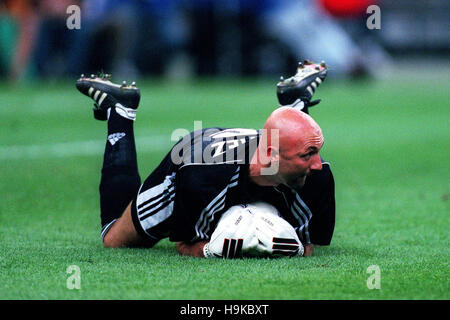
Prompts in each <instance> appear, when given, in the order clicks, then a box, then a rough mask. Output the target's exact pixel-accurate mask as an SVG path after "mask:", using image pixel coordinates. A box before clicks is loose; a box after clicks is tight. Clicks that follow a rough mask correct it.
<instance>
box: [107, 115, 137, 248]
mask: <svg viewBox="0 0 450 320" xmlns="http://www.w3.org/2000/svg"><path fill="white" fill-rule="evenodd" d="M140 185H141V179H140V177H139V173H138V166H137V157H136V145H135V141H134V132H133V121H132V120H129V119H126V118H123V117H122V116H120V115H119V114H117V112H116V111H115V108H111V110H110V116H109V119H108V139H107V141H106V147H105V154H104V159H103V168H102V176H101V180H100V187H99V189H100V212H101V223H102V239H103V241H104V244H105V246H106V247H122V246H130V245H132V244H133V243H134V242H136V241H130V237H131V239H134V240H138V234H137V232H136V230H135V229H134V226H133V223H132V221H131V215H130V216H129V218H130V219H129V222H130V223H126V222H127V219H126V214H125V215H122V213H124V211H125V213H127V211H126V210H125V209H126V208H127V207H129V205H130V203H131V200H132V199H133V197H135V196H136V194H137V192H138V190H139V186H140ZM128 209H129V208H128ZM128 211H129V210H128ZM113 230H114V232H113V233H111V232H112V231H113ZM113 235H114V236H113ZM119 235H121V236H123V238H122V237H121V236H119ZM135 238H136V239H135Z"/></svg>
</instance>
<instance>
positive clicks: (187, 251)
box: [177, 241, 207, 257]
mask: <svg viewBox="0 0 450 320" xmlns="http://www.w3.org/2000/svg"><path fill="white" fill-rule="evenodd" d="M206 243H207V241H199V242H193V243H188V242H177V251H178V253H179V254H181V255H182V256H191V257H203V247H204V246H205V244H206Z"/></svg>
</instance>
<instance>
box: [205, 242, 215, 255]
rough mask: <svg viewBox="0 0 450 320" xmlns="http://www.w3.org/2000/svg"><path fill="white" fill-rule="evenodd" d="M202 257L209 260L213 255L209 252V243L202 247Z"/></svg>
mask: <svg viewBox="0 0 450 320" xmlns="http://www.w3.org/2000/svg"><path fill="white" fill-rule="evenodd" d="M203 256H204V257H205V258H211V257H213V256H214V255H213V254H212V252H211V250H209V242H207V243H206V244H205V245H204V246H203Z"/></svg>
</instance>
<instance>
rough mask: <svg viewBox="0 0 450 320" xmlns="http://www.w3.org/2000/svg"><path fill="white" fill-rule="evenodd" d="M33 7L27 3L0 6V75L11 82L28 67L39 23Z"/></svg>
mask: <svg viewBox="0 0 450 320" xmlns="http://www.w3.org/2000/svg"><path fill="white" fill-rule="evenodd" d="M37 6H38V4H37V1H31V0H14V1H13V0H4V1H1V2H0V32H1V37H0V49H1V50H0V53H1V55H0V71H2V73H3V74H5V75H6V76H7V77H8V79H10V80H12V81H15V80H18V79H19V78H21V77H22V76H23V74H24V72H25V70H26V67H27V66H28V63H29V60H30V57H31V54H32V50H33V48H34V44H35V41H36V30H37V25H38V22H39V16H38V14H37V12H36V8H37Z"/></svg>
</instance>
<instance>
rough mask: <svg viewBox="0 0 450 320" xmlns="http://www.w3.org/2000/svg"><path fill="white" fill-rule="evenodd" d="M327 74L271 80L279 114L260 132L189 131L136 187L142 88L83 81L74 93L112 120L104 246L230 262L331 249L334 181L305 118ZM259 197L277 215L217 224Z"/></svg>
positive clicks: (318, 70) (103, 190)
mask: <svg viewBox="0 0 450 320" xmlns="http://www.w3.org/2000/svg"><path fill="white" fill-rule="evenodd" d="M326 74H327V68H326V66H325V64H324V63H322V64H320V65H316V64H314V63H312V62H309V61H305V62H304V63H300V64H299V67H298V70H297V73H296V75H295V76H293V77H291V78H289V79H286V80H284V79H281V80H280V82H279V83H278V84H277V96H278V100H279V102H280V108H278V109H276V110H275V111H274V112H273V113H272V114H271V115H270V116H269V117H268V119H267V121H266V122H265V124H264V127H263V129H261V130H253V129H237V128H233V129H224V128H208V129H202V130H197V131H195V132H191V133H190V134H188V135H186V136H184V137H182V138H181V139H180V141H179V142H178V143H177V144H175V146H173V148H172V149H171V151H170V152H169V153H168V154H167V155H166V157H165V158H164V159H163V160H162V162H161V163H160V165H159V166H158V167H157V168H156V169H155V170H154V171H153V172H152V173H151V174H150V175H149V176H148V177H147V179H146V180H145V181H144V182H143V183H142V184H141V179H140V176H139V173H138V166H137V158H136V147H135V141H134V133H133V123H134V121H135V120H136V110H137V108H138V105H139V100H140V91H139V89H138V88H136V85H135V83H132V84H131V85H126V83H125V82H124V83H123V84H122V85H117V84H113V83H112V82H110V81H109V77H108V76H102V77H95V76H94V75H92V76H91V77H90V78H88V77H84V76H83V75H82V76H81V78H80V79H79V80H78V81H77V83H76V86H77V88H78V90H79V91H81V92H82V93H83V94H85V95H87V96H88V97H90V98H92V99H93V100H94V102H95V104H94V106H95V108H94V117H95V118H96V119H98V120H107V124H108V139H107V141H106V147H105V153H104V160H103V168H102V176H101V182H100V209H101V224H102V232H101V236H102V239H103V242H104V245H105V247H114V248H118V247H148V248H151V247H153V246H154V245H155V244H156V243H157V242H158V241H159V240H161V239H164V238H167V237H168V238H169V240H170V241H173V242H177V250H178V252H179V253H180V254H183V255H191V256H196V257H209V256H212V257H214V256H218V257H226V258H234V257H239V256H241V255H245V254H246V253H249V254H250V253H255V252H261V253H264V254H284V255H305V256H307V255H311V254H312V253H313V248H314V245H329V243H330V241H331V238H332V235H333V230H334V220H335V199H334V180H333V175H332V173H331V170H330V166H329V164H328V163H327V162H324V161H323V160H322V159H321V157H320V156H319V151H320V149H321V148H322V146H323V142H324V138H323V136H322V131H321V129H320V127H319V125H318V124H317V123H316V122H315V121H314V120H313V119H312V118H311V116H309V115H308V107H309V106H312V105H314V104H317V103H318V101H311V98H312V96H313V94H314V91H315V89H316V88H317V86H318V85H319V84H320V83H321V82H322V81H323V80H324V79H325V77H326ZM257 201H264V202H265V203H269V204H270V205H271V206H273V207H272V208H275V209H274V210H275V211H276V214H277V215H279V216H280V217H278V216H277V217H276V218H275V216H273V215H272V216H271V217H269V216H266V217H265V218H264V217H263V218H261V217H260V218H261V219H262V220H261V221H264V219H265V221H266V222H265V224H261V223H259V224H258V223H253V222H254V220H245V223H244V222H242V223H240V221H241V220H242V219H243V218H247V216H243V217H241V218H240V219H241V220H239V216H234V218H237V220H235V221H234V224H230V223H226V222H223V223H222V222H221V223H219V221H220V220H221V216H222V215H223V214H224V213H227V212H228V210H229V209H230V208H232V207H234V206H236V205H240V204H244V206H243V208H245V207H246V206H245V204H249V203H254V202H257ZM233 210H234V209H233ZM255 210H256V211H258V207H254V210H253V211H255ZM242 213H245V212H241V214H242ZM234 218H233V219H234ZM238 220H239V221H238ZM252 221H253V222H252ZM228 222H229V221H228ZM285 222H287V223H285ZM236 223H237V224H236ZM238 224H241V225H240V226H239V227H238ZM243 225H244V226H245V225H246V226H247V227H242V226H243ZM274 225H276V226H274ZM282 225H283V227H282ZM220 228H223V230H222V229H220ZM216 229H217V230H216ZM219 229H220V230H219ZM287 229H290V230H287ZM215 231H216V233H215V235H214V237H212V235H213V232H215ZM219 233H220V236H217V234H219ZM286 235H290V236H286ZM250 238H251V239H250ZM240 239H242V240H241V241H240ZM227 243H228V244H227ZM230 244H232V246H230ZM228 249H230V250H231V249H232V251H230V250H228ZM225 250H226V251H227V252H225ZM230 252H232V254H230Z"/></svg>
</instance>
